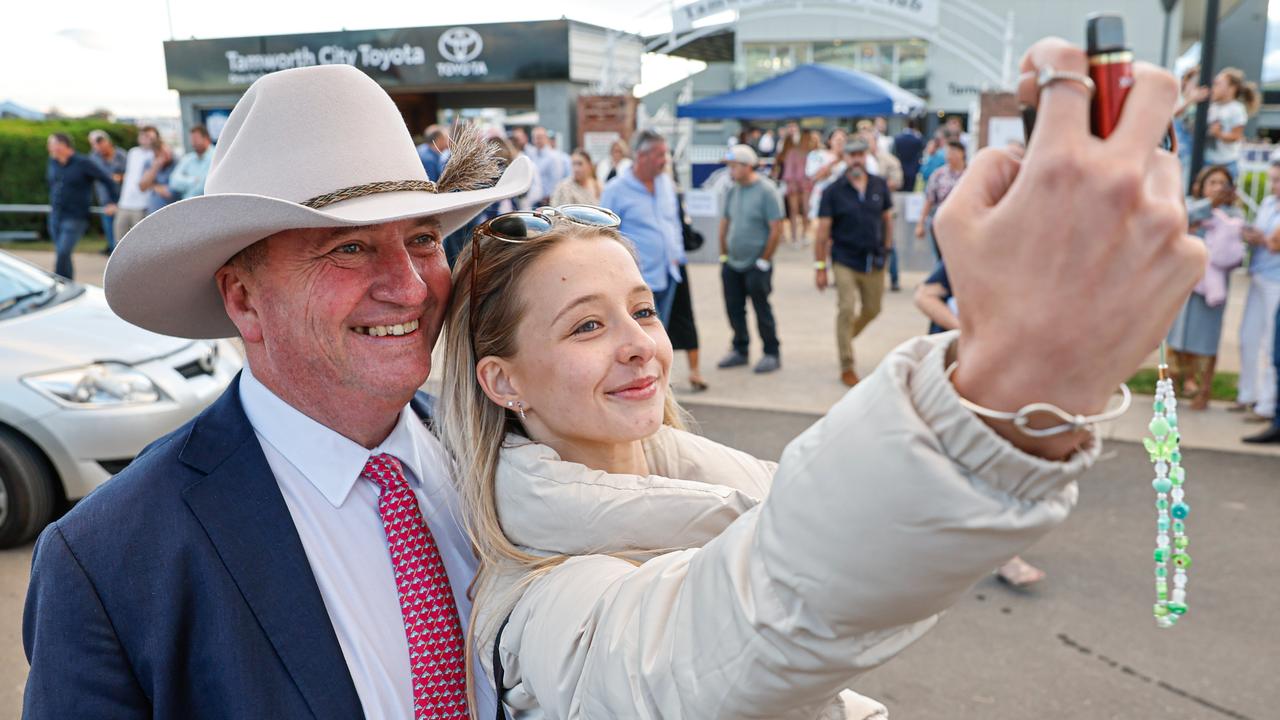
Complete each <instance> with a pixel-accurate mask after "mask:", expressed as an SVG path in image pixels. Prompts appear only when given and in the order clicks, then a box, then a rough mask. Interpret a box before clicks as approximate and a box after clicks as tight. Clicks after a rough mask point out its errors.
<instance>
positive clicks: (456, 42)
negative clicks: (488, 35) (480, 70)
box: [436, 27, 484, 63]
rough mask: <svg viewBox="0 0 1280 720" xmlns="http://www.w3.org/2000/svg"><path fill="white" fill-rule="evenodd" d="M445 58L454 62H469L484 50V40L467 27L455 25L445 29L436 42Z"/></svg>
mask: <svg viewBox="0 0 1280 720" xmlns="http://www.w3.org/2000/svg"><path fill="white" fill-rule="evenodd" d="M436 47H437V48H438V49H439V50H440V54H441V55H442V56H444V59H445V60H448V61H450V62H455V63H465V62H471V61H472V60H475V59H476V56H477V55H479V54H480V51H481V50H484V40H481V39H480V33H478V32H476V31H475V30H472V29H471V28H469V27H456V28H449V29H448V30H445V31H444V32H443V33H442V34H441V35H440V41H439V42H438V43H436Z"/></svg>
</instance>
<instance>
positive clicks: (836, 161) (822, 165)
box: [804, 128, 849, 220]
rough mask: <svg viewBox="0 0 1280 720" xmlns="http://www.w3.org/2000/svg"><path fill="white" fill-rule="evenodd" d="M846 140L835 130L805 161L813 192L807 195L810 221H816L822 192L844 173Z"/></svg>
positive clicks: (843, 132) (845, 134)
mask: <svg viewBox="0 0 1280 720" xmlns="http://www.w3.org/2000/svg"><path fill="white" fill-rule="evenodd" d="M848 138H849V136H848V134H847V133H845V131H844V130H842V129H840V128H835V129H834V130H832V131H831V133H830V134H828V135H827V146H826V147H824V148H818V149H816V150H813V151H812V152H810V153H809V157H808V158H807V159H806V160H805V164H804V172H805V174H806V175H808V176H809V179H810V180H812V181H813V191H812V192H811V193H810V194H809V217H810V218H811V219H814V220H816V219H818V204H819V203H821V202H822V191H823V190H826V189H827V186H829V185H830V184H831V183H832V182H834V181H835V179H836V178H838V177H840V175H841V174H842V173H844V143H845V140H847V139H848Z"/></svg>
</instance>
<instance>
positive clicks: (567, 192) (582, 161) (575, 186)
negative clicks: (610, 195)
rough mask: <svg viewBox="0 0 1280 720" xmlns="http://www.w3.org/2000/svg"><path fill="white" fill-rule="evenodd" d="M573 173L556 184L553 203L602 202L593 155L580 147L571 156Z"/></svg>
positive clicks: (587, 203) (589, 203)
mask: <svg viewBox="0 0 1280 720" xmlns="http://www.w3.org/2000/svg"><path fill="white" fill-rule="evenodd" d="M569 157H570V158H571V160H572V163H573V174H572V175H570V176H569V177H567V178H565V179H564V180H561V181H560V184H559V185H557V186H556V189H555V192H553V193H551V204H552V205H595V204H596V203H598V202H600V181H599V180H597V179H596V174H595V169H594V168H593V167H592V165H591V156H590V155H588V154H587V151H586V150H583V149H582V148H578V149H577V150H574V151H573V153H572V154H571V155H570V156H569Z"/></svg>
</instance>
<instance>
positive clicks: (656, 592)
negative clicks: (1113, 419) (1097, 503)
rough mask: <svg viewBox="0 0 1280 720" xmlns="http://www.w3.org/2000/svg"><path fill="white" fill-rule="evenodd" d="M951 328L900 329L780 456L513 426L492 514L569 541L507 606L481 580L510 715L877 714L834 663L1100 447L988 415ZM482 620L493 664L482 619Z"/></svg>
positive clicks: (1042, 500) (779, 718) (980, 550)
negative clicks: (1045, 452) (1057, 452)
mask: <svg viewBox="0 0 1280 720" xmlns="http://www.w3.org/2000/svg"><path fill="white" fill-rule="evenodd" d="M954 338H955V334H954V333H946V334H943V335H935V336H931V337H928V338H917V339H915V340H912V341H909V342H907V343H905V344H904V345H902V346H900V347H899V348H897V349H896V350H895V351H894V352H892V353H891V354H890V355H889V356H888V357H886V358H885V360H884V361H883V362H882V363H881V365H880V367H879V368H878V369H877V370H876V372H874V373H873V374H872V375H870V376H869V377H868V378H867V379H866V380H864V381H863V382H862V383H860V384H859V385H858V386H857V387H855V388H854V389H853V390H851V391H850V392H849V393H848V394H847V395H845V397H844V398H843V399H841V400H840V401H839V402H838V403H836V405H835V406H834V407H832V409H831V410H830V412H828V413H827V415H826V416H825V417H824V418H822V419H821V420H819V421H818V422H817V423H816V424H814V425H813V426H812V427H810V428H809V429H808V430H806V431H805V432H804V433H802V434H801V435H800V436H799V437H798V438H796V439H795V440H794V441H792V442H791V443H790V444H789V445H788V446H787V449H786V451H785V452H784V453H783V456H782V462H781V464H780V465H777V466H774V465H773V464H772V463H768V462H764V461H760V460H757V459H755V458H752V457H751V456H749V455H746V454H745V453H741V452H738V451H735V450H732V449H729V448H726V447H723V446H721V445H718V444H716V443H714V442H711V441H710V440H707V439H705V438H700V437H697V436H694V435H690V434H688V433H683V432H680V431H676V430H671V429H669V428H667V429H663V430H661V431H659V432H658V433H657V434H656V435H655V436H654V437H652V438H650V439H648V440H647V441H645V443H644V451H645V457H646V459H647V460H648V463H649V467H650V470H651V471H652V472H653V475H650V476H648V477H641V476H629V475H617V474H609V473H605V472H600V471H593V470H590V469H588V468H586V467H584V466H582V465H579V464H576V463H569V462H565V461H562V460H560V459H559V457H558V456H557V455H556V454H555V452H554V451H552V450H551V449H550V448H549V447H547V446H545V445H540V444H537V443H531V442H529V441H527V440H523V439H518V438H512V439H511V440H510V441H509V442H508V447H507V448H505V449H504V450H503V452H502V457H501V463H500V466H499V469H498V474H497V500H498V512H499V517H500V519H501V521H502V525H503V529H504V531H505V532H506V534H507V536H508V537H509V538H510V539H511V540H512V542H514V543H516V544H517V545H520V546H522V547H525V548H528V549H530V550H532V551H534V552H536V553H539V554H565V555H571V556H574V557H571V558H570V559H568V560H566V561H565V562H564V563H562V564H560V565H558V566H557V567H555V568H554V569H552V570H550V571H547V572H545V573H543V574H541V575H540V576H538V577H536V578H534V579H532V581H530V582H528V583H527V585H526V586H525V587H524V589H523V591H520V592H519V597H518V600H516V601H515V603H514V607H512V606H511V604H510V603H502V604H501V606H498V604H497V603H498V600H497V599H498V598H501V597H503V596H504V595H509V594H510V593H504V592H503V589H504V588H499V589H498V591H497V592H493V593H491V594H486V595H484V596H482V597H481V598H480V599H479V603H480V604H479V605H478V606H477V616H476V618H475V619H476V621H477V622H478V623H479V625H478V626H477V627H479V628H486V627H488V628H493V627H496V626H497V625H499V624H500V622H501V620H502V619H503V617H500V616H505V618H506V620H507V624H506V626H505V629H503V631H502V635H501V638H500V639H499V641H498V656H499V658H500V659H501V662H502V667H503V688H500V690H501V691H503V698H504V700H505V702H506V704H507V707H508V709H510V710H511V711H512V713H513V715H514V717H516V718H518V719H520V720H525V719H529V720H534V719H541V718H588V719H590V720H597V719H601V718H654V719H656V718H664V719H668V720H672V719H676V718H681V719H684V720H715V719H720V718H723V719H725V720H728V719H730V718H733V719H738V718H769V719H774V720H784V719H785V720H792V719H794V720H815V719H819V718H820V719H821V720H834V719H835V718H841V719H849V720H863V719H864V718H878V717H882V716H883V715H884V713H885V710H884V708H883V706H881V705H880V704H879V703H876V702H875V701H872V700H869V699H868V698H864V697H862V696H860V695H857V694H856V693H854V692H852V691H850V690H847V688H848V687H849V685H850V684H851V683H852V681H853V679H854V678H855V677H856V676H857V675H859V674H860V673H862V672H864V671H866V670H868V669H870V668H873V667H875V666H876V665H879V664H880V663H883V662H884V661H885V660H887V659H889V658H890V657H892V656H893V655H895V654H897V653H898V652H899V651H901V650H902V649H903V648H905V647H906V646H908V645H909V644H910V643H912V642H913V641H915V640H916V639H918V638H919V637H920V636H921V635H923V634H924V632H925V631H927V630H928V629H929V628H930V627H932V626H933V625H934V623H935V622H936V620H937V614H938V613H939V612H941V611H942V610H944V609H945V608H947V607H948V606H950V605H951V604H952V603H954V602H955V600H956V599H957V598H958V597H959V596H960V594H961V593H963V592H964V591H965V589H967V588H968V587H969V586H970V585H972V584H973V583H974V582H975V581H976V580H978V579H979V578H980V577H982V576H983V575H986V574H988V573H990V572H991V570H992V568H994V567H996V566H998V565H999V564H1001V563H1002V562H1004V561H1005V560H1007V559H1008V558H1009V557H1011V556H1012V555H1015V554H1017V553H1018V552H1019V551H1020V550H1022V549H1023V548H1025V547H1026V546H1028V545H1030V544H1031V543H1033V542H1035V541H1036V540H1037V539H1038V538H1039V537H1040V536H1041V535H1043V534H1044V533H1045V532H1047V531H1048V530H1049V529H1050V528H1052V527H1053V526H1054V525H1056V524H1058V523H1059V522H1061V521H1062V520H1063V519H1064V518H1065V517H1066V515H1067V513H1068V512H1069V510H1070V508H1071V507H1072V506H1073V505H1074V503H1075V499H1076V485H1075V483H1074V478H1075V477H1076V476H1078V475H1079V474H1080V473H1082V472H1083V471H1084V470H1085V469H1087V468H1088V467H1089V466H1090V465H1091V464H1092V463H1093V461H1094V460H1095V459H1096V458H1097V456H1098V453H1099V450H1100V442H1099V440H1098V439H1097V438H1096V437H1095V438H1093V440H1092V442H1091V443H1090V444H1089V445H1088V449H1086V450H1082V451H1080V452H1077V453H1076V454H1075V455H1074V456H1072V457H1071V458H1070V459H1068V460H1067V461H1066V462H1060V463H1059V462H1049V461H1046V460H1042V459H1040V458H1036V457H1033V456H1030V455H1027V454H1025V453H1023V452H1021V451H1019V450H1017V449H1016V448H1015V447H1013V446H1012V445H1011V444H1009V443H1008V442H1007V441H1006V440H1004V439H1003V438H1001V437H999V436H998V435H996V434H995V433H994V432H992V431H991V429H990V428H989V427H987V426H986V425H985V424H984V423H983V422H982V421H981V420H979V419H978V418H977V417H976V416H975V415H973V414H972V413H970V412H969V411H967V410H965V409H964V408H963V407H962V406H960V405H959V403H958V402H957V400H958V398H957V395H956V393H955V391H954V389H953V387H952V385H951V383H950V382H949V381H948V380H947V379H946V377H945V373H944V368H943V361H944V357H945V352H946V348H947V346H948V345H949V344H950V342H951V341H953V340H954ZM619 555H625V557H619ZM629 560H630V561H629ZM519 578H520V576H519V575H518V574H508V575H504V576H503V580H502V582H504V583H505V589H509V588H513V587H516V583H517V581H518V580H519ZM489 599H493V602H492V603H488V600H489ZM486 603H488V604H486ZM508 612H509V614H508ZM479 639H480V641H481V642H482V643H484V644H482V645H480V646H479V647H480V649H479V650H478V654H479V655H480V657H481V658H482V663H483V665H484V667H485V670H486V672H487V673H488V674H489V676H490V677H492V670H493V669H492V667H491V666H490V665H491V661H490V658H491V656H492V647H493V634H492V632H490V633H489V634H488V635H487V636H486V635H483V634H482V635H481V637H480V638H479Z"/></svg>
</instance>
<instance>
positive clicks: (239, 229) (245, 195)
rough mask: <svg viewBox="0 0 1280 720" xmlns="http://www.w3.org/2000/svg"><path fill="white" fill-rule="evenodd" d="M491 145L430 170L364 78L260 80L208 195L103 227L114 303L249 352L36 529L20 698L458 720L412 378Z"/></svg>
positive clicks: (440, 543)
mask: <svg viewBox="0 0 1280 720" xmlns="http://www.w3.org/2000/svg"><path fill="white" fill-rule="evenodd" d="M488 147H489V146H488V144H486V143H484V142H482V141H481V139H480V138H479V137H478V136H476V135H475V134H474V133H467V134H465V136H464V134H462V133H460V134H459V137H458V138H456V139H455V151H454V158H453V160H452V161H451V162H450V164H449V166H448V169H446V171H445V172H444V174H443V176H442V177H440V178H437V179H436V180H435V182H432V181H430V180H428V179H427V177H426V173H425V171H424V170H423V167H422V163H421V161H420V160H419V158H418V154H417V152H416V150H415V149H414V146H413V141H412V140H411V139H410V137H409V133H408V131H407V129H406V128H405V125H404V121H403V119H402V118H401V116H400V113H399V112H398V111H397V109H396V107H395V105H394V103H393V102H392V100H391V98H390V97H388V96H387V94H386V93H385V92H384V91H383V90H382V89H381V88H379V87H378V85H377V84H376V83H375V82H374V81H373V80H372V79H370V78H369V77H368V76H366V75H364V74H363V73H361V72H360V71H358V70H356V69H354V68H352V67H349V66H344V65H326V66H319V67H308V68H301V69H295V70H286V71H281V72H277V73H272V74H269V75H266V76H265V77H263V78H261V79H260V80H258V81H257V82H256V83H254V85H253V86H251V87H250V88H249V90H248V92H246V93H245V95H244V97H243V98H242V99H241V100H240V102H239V103H238V104H237V105H236V108H235V110H234V111H233V112H232V113H231V116H230V117H229V119H228V120H227V124H226V126H225V128H224V130H223V132H222V136H221V138H220V141H219V144H218V147H217V149H216V150H215V153H214V155H215V156H214V158H213V164H212V169H211V171H210V173H209V177H208V181H207V184H206V194H204V195H202V196H199V197H196V198H192V199H190V200H186V201H184V202H181V203H176V204H173V205H169V206H166V207H164V208H162V209H160V210H159V211H157V212H156V213H154V214H153V215H150V216H148V217H147V218H146V219H144V220H143V221H142V222H141V223H139V224H138V225H137V226H136V227H135V228H134V229H133V231H132V232H130V233H129V235H128V236H127V237H126V238H125V239H124V241H123V242H122V243H121V244H120V246H119V247H118V248H117V250H116V253H115V254H114V255H113V256H112V258H111V261H110V263H109V264H108V266H107V273H106V293H107V299H108V301H109V302H110V304H111V307H112V309H113V310H114V311H115V312H117V313H118V314H119V315H121V316H122V317H124V318H125V319H127V320H129V321H130V322H133V323H135V324H137V325H139V326H142V327H144V328H147V329H149V330H152V331H155V332H159V333H165V334H169V335H179V336H184V337H189V338H215V337H228V336H231V335H239V336H240V337H241V338H242V339H243V341H244V346H245V354H246V359H247V364H246V366H245V369H244V371H243V373H242V374H241V375H240V376H239V377H238V378H237V380H236V382H234V383H233V384H232V385H231V386H230V387H229V388H228V389H227V391H226V392H225V393H224V394H223V395H222V397H221V398H219V399H218V400H217V401H216V402H215V403H214V404H213V405H211V406H210V407H209V408H207V409H206V410H205V411H204V412H202V413H201V414H200V415H199V416H197V417H196V418H195V419H194V420H193V421H191V422H189V423H187V424H186V425H184V426H183V427H181V428H179V429H178V430H176V431H175V432H173V433H171V434H170V435H168V436H166V437H164V438H161V439H160V440H158V441H157V442H155V443H153V444H152V445H151V446H150V447H149V448H148V449H146V450H144V451H143V453H142V454H141V455H139V456H138V457H137V458H136V459H135V460H134V461H133V463H132V464H130V465H129V467H128V468H126V469H125V470H124V471H123V472H121V473H120V474H119V475H117V476H116V477H115V478H113V479H112V480H110V481H108V482H107V483H106V484H104V485H103V486H102V487H101V488H99V489H98V490H96V491H94V492H93V493H92V494H91V495H90V496H89V497H87V498H85V499H84V500H82V501H81V502H80V503H79V504H78V505H77V506H76V507H75V508H74V509H73V510H72V511H71V512H69V513H68V514H67V515H66V516H65V517H63V518H62V519H61V520H59V521H57V522H56V523H54V524H52V525H50V526H49V528H48V529H46V530H45V532H44V533H43V534H42V535H41V537H40V540H39V541H38V542H37V545H36V549H35V557H34V560H33V567H32V573H31V585H30V589H29V593H28V597H27V607H26V612H25V615H24V619H23V641H24V646H25V649H26V653H27V658H28V660H29V661H30V663H31V673H30V675H29V676H28V680H27V687H26V693H25V696H24V700H23V702H24V715H25V717H28V718H69V717H86V718H88V717H92V718H105V717H112V718H123V717H138V718H143V717H146V718H152V717H154V718H191V717H216V718H297V717H315V718H332V719H333V720H339V719H342V720H345V719H347V718H355V717H369V718H426V717H433V718H466V717H467V713H468V705H469V702H468V699H467V696H466V692H465V674H466V673H465V661H464V658H463V648H464V644H463V638H464V630H463V624H464V623H465V620H466V618H467V617H468V613H469V611H470V601H469V600H468V598H467V594H466V591H467V587H468V585H469V584H470V582H471V580H472V576H473V574H474V571H475V559H474V556H473V555H472V552H471V549H470V544H469V543H468V541H467V538H466V535H465V533H464V532H463V530H462V527H461V524H460V521H459V518H458V517H457V515H456V496H455V494H454V493H455V491H454V490H453V488H452V485H451V483H450V480H449V463H448V461H447V460H446V457H445V454H444V451H443V449H442V448H441V446H440V445H439V444H438V443H437V442H436V440H435V439H434V438H433V437H432V435H431V434H430V433H429V432H428V431H427V429H426V428H425V427H424V424H423V423H424V419H425V418H424V415H425V413H426V412H427V411H428V407H427V403H424V402H423V401H422V398H421V397H419V398H415V391H416V390H417V388H418V387H419V386H420V385H422V383H423V382H424V381H425V380H426V378H427V375H428V373H429V371H430V366H431V350H432V347H433V345H434V343H435V340H436V337H437V335H438V333H439V331H440V327H441V323H442V320H443V317H444V312H445V306H446V303H447V300H448V297H449V290H450V278H449V268H448V266H447V265H446V263H445V259H444V252H443V249H442V248H441V240H442V239H443V237H444V235H445V234H447V233H449V232H450V231H452V230H454V229H455V228H457V227H459V226H461V225H462V224H464V223H465V222H466V221H467V220H468V219H469V218H471V217H472V216H473V215H475V214H476V213H478V212H479V211H480V210H481V209H483V208H484V207H486V206H487V205H489V204H490V203H492V202H495V201H497V200H501V199H504V198H508V197H512V196H515V195H518V194H520V193H522V192H524V191H525V189H526V188H527V187H528V186H529V182H530V179H531V177H532V173H533V168H532V166H531V164H530V163H529V162H528V161H527V160H516V161H515V162H513V163H512V164H511V166H510V167H509V168H508V169H507V171H506V172H505V173H503V174H502V177H501V179H499V180H497V183H496V184H494V183H493V181H494V180H495V178H497V175H498V172H499V171H500V168H499V167H498V165H497V163H496V162H495V161H494V160H493V157H492V155H491V154H489V153H488V152H487V150H486V148H488ZM300 168H305V171H300ZM455 171H456V173H457V174H455ZM477 688H478V689H477V693H476V699H475V704H476V707H475V708H474V709H475V710H476V712H477V713H478V715H479V716H480V717H486V718H488V717H493V716H494V713H495V712H496V705H495V699H494V696H493V691H492V686H491V685H490V684H489V683H486V682H483V681H481V682H479V683H477Z"/></svg>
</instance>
